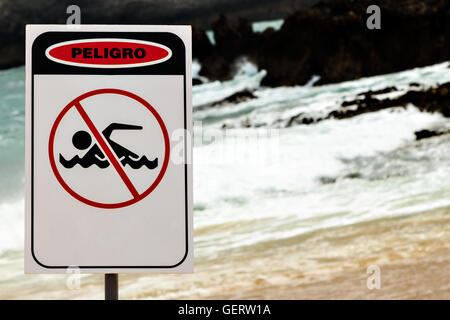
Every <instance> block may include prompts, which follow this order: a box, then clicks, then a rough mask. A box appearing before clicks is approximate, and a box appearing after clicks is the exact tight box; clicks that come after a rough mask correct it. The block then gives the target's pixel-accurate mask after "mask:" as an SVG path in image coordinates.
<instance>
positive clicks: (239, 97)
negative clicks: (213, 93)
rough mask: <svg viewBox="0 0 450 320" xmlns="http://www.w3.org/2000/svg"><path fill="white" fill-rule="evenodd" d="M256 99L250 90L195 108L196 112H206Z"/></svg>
mask: <svg viewBox="0 0 450 320" xmlns="http://www.w3.org/2000/svg"><path fill="white" fill-rule="evenodd" d="M255 98H256V96H255V95H254V94H253V92H251V91H250V90H248V89H244V90H242V91H238V92H235V93H233V94H232V95H230V96H228V97H226V98H224V99H222V100H219V101H215V102H212V103H207V104H204V105H201V106H198V107H195V110H196V111H200V110H206V109H209V108H213V107H217V106H221V105H224V104H230V103H234V104H235V103H240V102H244V101H247V100H250V99H255Z"/></svg>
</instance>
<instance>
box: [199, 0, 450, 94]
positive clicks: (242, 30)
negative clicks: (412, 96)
mask: <svg viewBox="0 0 450 320" xmlns="http://www.w3.org/2000/svg"><path fill="white" fill-rule="evenodd" d="M371 4H373V1H369V0H360V1H352V0H333V1H328V2H327V3H321V4H319V5H316V6H315V7H314V8H312V9H309V10H303V11H297V12H296V13H294V14H292V15H290V16H288V17H287V18H286V19H285V22H284V24H283V26H282V28H281V29H280V30H279V31H274V30H267V31H266V32H264V33H262V34H254V33H252V32H249V26H248V24H245V23H243V22H242V21H241V23H240V24H239V25H231V24H230V23H229V21H227V19H225V18H224V17H221V18H220V19H219V20H218V21H217V22H216V23H215V24H214V28H213V29H214V31H215V32H216V43H217V45H216V47H214V48H213V49H212V50H211V53H210V54H209V55H208V56H207V57H206V58H205V59H200V60H201V63H202V66H203V69H202V71H201V74H202V75H204V76H206V77H208V78H210V79H220V80H223V79H228V78H230V76H231V75H232V73H233V63H232V62H233V60H234V59H236V58H238V57H240V56H242V55H245V56H248V57H249V58H250V60H251V61H254V62H255V63H256V64H257V65H258V67H259V68H261V69H265V70H267V76H266V77H265V78H264V79H263V82H262V84H263V85H268V86H280V85H302V84H305V83H307V82H308V80H309V79H311V77H312V76H313V75H320V77H321V78H320V81H319V82H318V83H317V84H324V83H334V82H341V81H346V80H352V79H357V78H360V77H364V76H373V75H377V74H386V73H391V72H396V71H401V70H406V69H411V68H413V67H420V66H425V65H430V64H434V63H437V62H442V61H445V60H448V59H450V38H449V35H450V23H448V21H450V0H425V1H419V0H380V1H377V4H378V5H379V6H380V7H381V30H369V29H368V28H367V27H366V19H367V17H368V14H367V13H366V10H367V7H368V6H369V5H371Z"/></svg>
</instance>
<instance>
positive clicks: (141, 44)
mask: <svg viewBox="0 0 450 320" xmlns="http://www.w3.org/2000/svg"><path fill="white" fill-rule="evenodd" d="M45 55H46V56H47V58H49V59H50V60H52V61H54V62H57V63H62V64H67V65H71V66H77V67H87V68H132V67H143V66H148V65H152V64H157V63H161V62H164V61H167V60H168V59H170V57H171V56H172V50H170V49H169V48H168V47H166V46H164V45H162V44H159V43H155V42H149V41H142V40H131V39H83V40H74V41H65V42H60V43H57V44H54V45H52V46H50V47H48V48H47V50H46V51H45Z"/></svg>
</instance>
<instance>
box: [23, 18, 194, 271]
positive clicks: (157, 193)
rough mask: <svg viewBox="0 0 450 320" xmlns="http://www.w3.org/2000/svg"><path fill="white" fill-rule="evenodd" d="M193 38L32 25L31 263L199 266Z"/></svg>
mask: <svg viewBox="0 0 450 320" xmlns="http://www.w3.org/2000/svg"><path fill="white" fill-rule="evenodd" d="M190 39H191V34H190V28H189V27H183V26H81V29H77V30H76V31H74V30H73V29H70V28H69V27H67V26H44V25H36V26H27V52H26V53H27V63H26V72H27V110H26V111H27V123H26V125H27V139H26V144H27V150H26V151H27V154H26V157H27V171H26V179H27V197H26V261H25V271H26V272H28V273H66V272H67V268H75V267H77V268H80V271H81V272H86V273H107V272H191V271H192V266H193V263H192V260H193V252H192V249H191V248H192V164H191V161H190V155H191V152H190V151H189V150H188V149H189V148H190V147H191V146H190V145H189V141H190V139H189V136H190V132H191V118H192V116H191V112H192V106H191V49H190V47H191V40H190ZM179 132H183V134H182V135H181V136H182V137H183V138H182V139H180V138H179V137H180V134H179ZM171 137H176V139H174V140H171ZM174 148H176V152H172V150H174ZM180 150H182V151H183V152H180ZM180 155H181V157H182V159H181V161H180V159H174V157H180Z"/></svg>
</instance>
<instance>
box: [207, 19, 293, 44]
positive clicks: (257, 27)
mask: <svg viewBox="0 0 450 320" xmlns="http://www.w3.org/2000/svg"><path fill="white" fill-rule="evenodd" d="M283 23H284V20H283V19H276V20H267V21H258V22H254V23H253V24H252V29H253V32H264V31H265V30H266V29H268V28H273V29H274V30H279V29H280V28H281V27H282V26H283ZM206 36H207V37H208V39H209V41H210V42H211V43H212V44H216V40H215V38H214V31H212V30H206Z"/></svg>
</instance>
